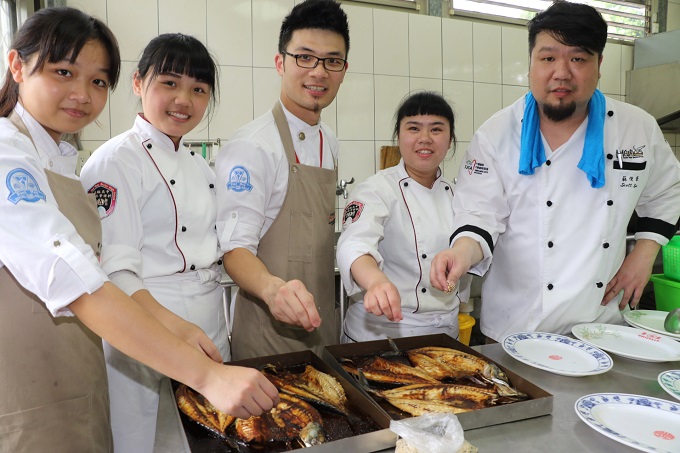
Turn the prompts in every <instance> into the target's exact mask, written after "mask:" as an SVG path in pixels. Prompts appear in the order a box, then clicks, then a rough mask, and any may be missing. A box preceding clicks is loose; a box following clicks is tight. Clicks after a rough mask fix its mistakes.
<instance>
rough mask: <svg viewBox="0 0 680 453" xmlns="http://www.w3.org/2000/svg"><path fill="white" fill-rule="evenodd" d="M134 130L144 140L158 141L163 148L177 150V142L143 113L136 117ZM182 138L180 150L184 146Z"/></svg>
mask: <svg viewBox="0 0 680 453" xmlns="http://www.w3.org/2000/svg"><path fill="white" fill-rule="evenodd" d="M133 130H134V131H135V132H137V133H138V134H139V135H140V136H141V137H142V139H143V140H144V141H147V140H151V142H152V143H156V144H158V145H159V146H161V147H163V148H167V149H168V150H172V151H175V143H174V142H173V141H172V140H171V139H170V137H168V136H167V135H165V134H164V133H163V132H161V131H159V130H158V129H157V128H156V126H154V125H153V124H151V123H150V122H148V121H147V120H146V119H144V116H142V114H141V113H138V114H137V116H136V117H135V124H134V126H133ZM181 143H182V140H180V146H179V148H178V149H177V150H178V151H179V150H180V149H181V148H182V145H181Z"/></svg>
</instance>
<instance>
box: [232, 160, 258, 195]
mask: <svg viewBox="0 0 680 453" xmlns="http://www.w3.org/2000/svg"><path fill="white" fill-rule="evenodd" d="M227 190H233V191H234V192H250V191H251V190H253V185H252V184H250V173H248V170H247V169H246V167H242V166H241V165H237V166H235V167H234V168H232V169H231V171H230V172H229V182H228V183H227Z"/></svg>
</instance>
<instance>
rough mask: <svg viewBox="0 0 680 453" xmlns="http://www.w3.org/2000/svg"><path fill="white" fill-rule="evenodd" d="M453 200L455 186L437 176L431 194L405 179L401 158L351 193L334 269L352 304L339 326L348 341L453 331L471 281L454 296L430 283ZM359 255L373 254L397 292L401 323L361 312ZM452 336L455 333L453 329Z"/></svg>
mask: <svg viewBox="0 0 680 453" xmlns="http://www.w3.org/2000/svg"><path fill="white" fill-rule="evenodd" d="M453 198H454V196H453V184H452V183H451V182H449V181H447V180H445V179H444V178H442V177H441V171H439V174H438V176H437V179H436V181H435V182H434V184H433V186H432V188H431V189H430V188H427V187H424V186H422V185H420V184H419V183H418V182H416V181H415V180H414V179H413V178H411V177H410V176H409V175H408V173H407V172H406V168H405V167H404V161H403V159H402V160H400V162H399V164H398V165H396V166H394V167H390V168H387V169H385V170H381V171H380V172H378V173H376V174H375V175H373V176H371V177H370V178H368V179H367V180H366V181H365V182H363V183H361V184H359V185H358V186H357V187H355V188H354V190H352V197H351V200H350V202H349V203H348V204H347V208H345V211H344V215H343V219H342V222H343V229H342V234H341V235H340V239H339V240H338V249H337V262H338V269H339V270H340V275H341V277H342V281H343V283H344V285H345V289H346V291H347V294H348V295H349V296H350V297H351V302H352V305H351V306H350V308H349V310H348V314H347V318H346V320H345V326H344V331H345V334H346V335H347V336H348V337H349V338H351V339H353V340H355V341H365V340H368V339H373V338H379V337H381V338H384V337H385V332H391V335H394V332H395V329H398V330H399V331H400V333H402V336H407V335H406V333H407V332H408V329H409V326H411V327H414V326H418V327H423V326H430V327H448V326H453V327H456V326H457V324H458V322H457V315H458V306H459V303H460V299H462V300H463V301H464V302H465V301H467V300H468V298H469V292H470V281H471V276H463V278H462V279H461V282H460V284H459V286H458V291H457V292H454V293H446V292H444V291H440V290H438V289H436V288H434V287H433V286H432V285H431V283H430V265H431V263H432V258H434V256H435V255H436V253H437V252H439V251H440V250H442V249H444V248H446V247H447V246H448V244H449V238H450V234H451V231H452V228H453V210H452V208H451V202H452V199H453ZM363 255H370V256H372V257H373V258H374V259H375V260H376V262H377V263H378V267H379V268H380V270H382V271H383V273H385V275H386V276H387V278H389V279H390V281H391V282H392V283H393V284H394V285H395V286H396V287H397V290H398V291H399V296H400V298H401V308H402V313H403V315H404V319H403V320H402V321H400V322H399V323H396V322H392V321H390V320H389V319H387V318H386V317H385V316H375V315H373V314H366V310H365V308H364V306H363V298H364V295H365V294H366V291H365V290H364V289H362V288H361V287H360V286H359V285H358V284H357V282H356V281H355V280H354V278H353V277H352V274H351V271H350V268H351V266H352V263H353V262H354V261H355V260H356V259H357V258H359V257H361V256H363ZM457 293H458V294H457ZM350 324H351V325H350ZM437 324H440V325H437ZM381 333H382V335H381ZM453 333H454V336H456V335H457V333H458V329H457V327H456V328H454V329H453ZM391 335H390V336H391ZM357 337H358V338H357Z"/></svg>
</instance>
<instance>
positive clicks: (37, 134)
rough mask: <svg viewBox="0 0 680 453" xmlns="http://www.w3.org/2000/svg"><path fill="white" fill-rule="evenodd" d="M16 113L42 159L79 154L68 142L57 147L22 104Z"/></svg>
mask: <svg viewBox="0 0 680 453" xmlns="http://www.w3.org/2000/svg"><path fill="white" fill-rule="evenodd" d="M14 111H15V112H17V115H19V118H21V121H23V122H24V125H25V126H26V129H27V130H28V133H29V134H30V135H31V139H32V140H33V143H34V144H35V147H36V149H37V151H38V155H40V157H41V159H44V160H49V158H50V157H62V156H63V157H70V156H75V155H77V154H78V151H77V150H76V149H75V148H74V147H73V146H72V145H71V144H70V143H68V142H64V141H62V142H59V144H58V145H57V142H55V141H54V139H53V138H52V137H51V136H50V134H48V133H47V131H46V130H45V128H44V127H43V126H42V125H41V124H40V123H38V121H36V119H35V118H33V116H32V115H31V114H30V113H28V111H27V110H26V109H25V108H24V106H23V105H21V103H19V102H17V104H16V106H15V107H14Z"/></svg>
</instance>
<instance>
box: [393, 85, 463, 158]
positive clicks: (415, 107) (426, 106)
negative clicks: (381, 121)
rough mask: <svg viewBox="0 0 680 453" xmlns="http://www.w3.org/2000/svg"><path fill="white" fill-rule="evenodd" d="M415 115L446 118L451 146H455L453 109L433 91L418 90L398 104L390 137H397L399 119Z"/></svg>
mask: <svg viewBox="0 0 680 453" xmlns="http://www.w3.org/2000/svg"><path fill="white" fill-rule="evenodd" d="M416 115H434V116H441V117H442V118H446V119H447V120H448V121H449V132H450V133H451V141H452V142H453V148H454V149H455V148H456V144H457V141H456V133H455V127H454V115H453V109H452V108H451V106H450V105H449V103H448V102H446V99H444V97H443V96H442V95H441V94H439V93H435V92H434V91H418V92H417V93H414V94H410V95H409V96H408V97H407V98H406V99H404V100H403V101H402V102H401V104H399V108H397V113H396V114H395V122H394V133H393V134H392V137H393V138H397V137H398V136H399V126H400V125H401V120H403V119H404V118H406V117H409V116H416Z"/></svg>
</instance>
